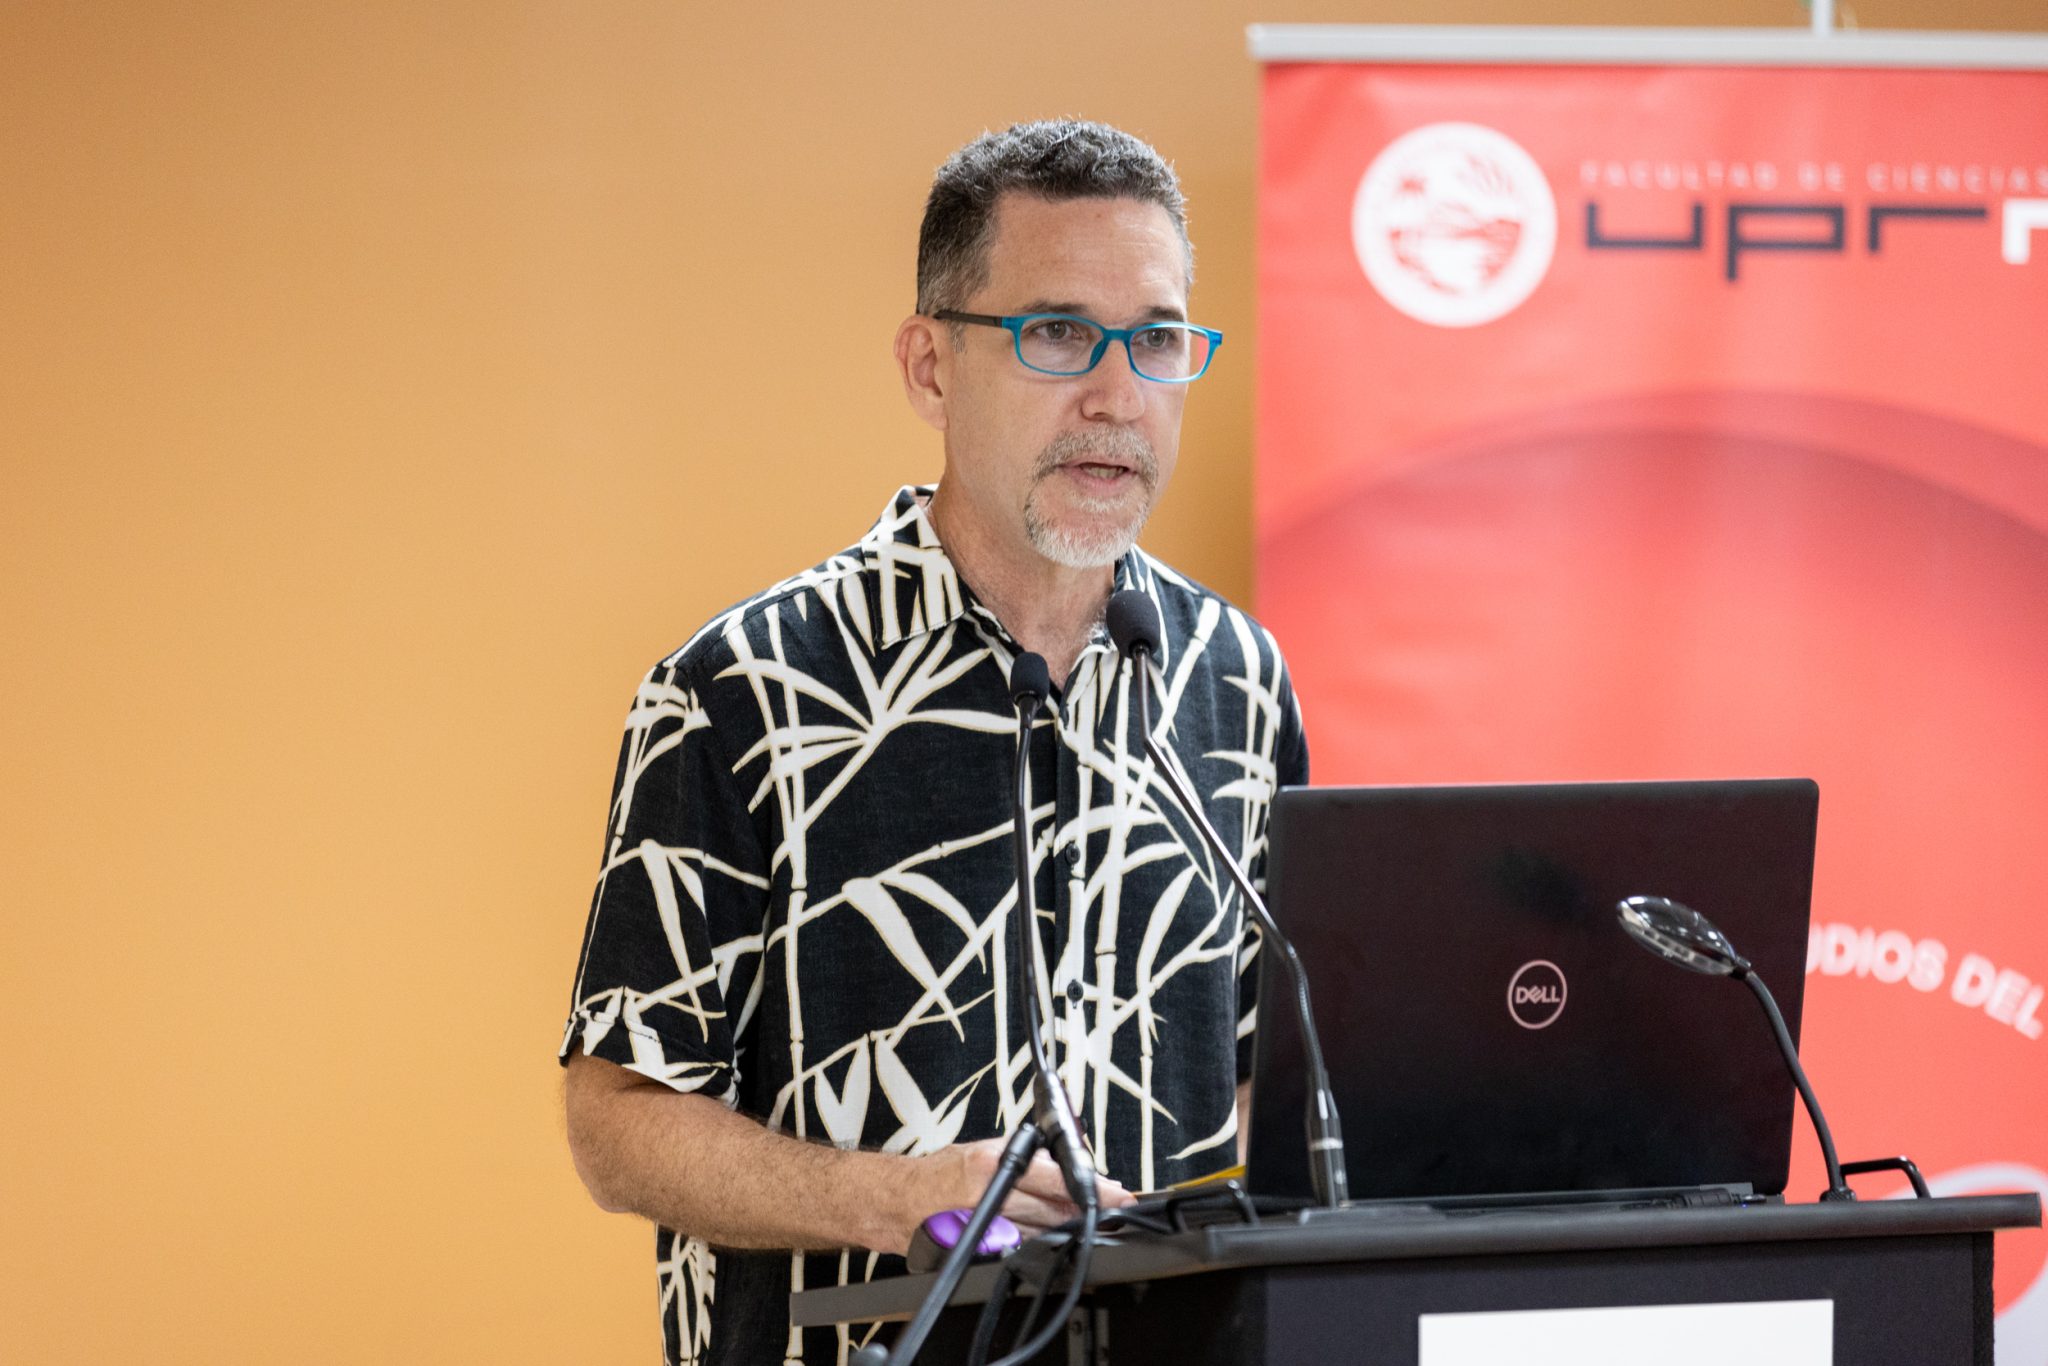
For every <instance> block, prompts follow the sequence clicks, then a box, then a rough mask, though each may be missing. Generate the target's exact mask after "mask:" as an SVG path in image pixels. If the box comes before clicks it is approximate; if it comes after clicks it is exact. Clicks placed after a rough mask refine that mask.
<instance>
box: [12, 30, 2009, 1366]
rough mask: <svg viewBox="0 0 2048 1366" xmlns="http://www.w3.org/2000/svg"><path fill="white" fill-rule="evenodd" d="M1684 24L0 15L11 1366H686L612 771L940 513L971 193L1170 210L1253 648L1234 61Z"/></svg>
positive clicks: (1215, 514) (1250, 140)
mask: <svg viewBox="0 0 2048 1366" xmlns="http://www.w3.org/2000/svg"><path fill="white" fill-rule="evenodd" d="M1855 9H1856V10H1857V11H1858V13H1859V15H1860V17H1861V19H1862V22H1863V23H1864V24H1865V25H1866V26H1870V27H1875V26H1879V25H1884V26H1890V27H1916V26H1917V27H1936V26H1939V27H1958V26H1974V27H1986V28H2020V27H2034V28H2040V27H2043V26H2044V24H2048V20H2044V16H2043V14H2042V11H2041V7H2040V4H2039V0H1968V3H1959V4H1954V5H1948V4H1941V3H1938V2H1937V0H1911V3H1908V0H1899V3H1896V4H1884V5H1881V4H1878V3H1876V2H1875V0H1872V3H1867V4H1862V5H1857V6H1855ZM1645 12H1646V11H1645V9H1644V7H1643V6H1641V5H1640V4H1629V3H1621V2H1620V0H1576V2H1574V0H1495V2H1494V3H1484V2H1482V0H1466V2H1465V3H1439V4H1432V3H1428V2H1427V0H1398V2H1387V3H1374V2H1373V0H1363V2H1358V0H1354V3H1349V4H1340V3H1333V2H1330V0H1315V2H1313V3H1312V2H1311V0H1293V2H1292V3H1289V4H1288V5H1286V6H1284V7H1281V9H1280V11H1279V12H1275V11H1274V10H1273V9H1271V8H1268V7H1266V6H1263V5H1253V4H1251V3H1248V2H1247V3H1221V2H1220V0H1181V2H1180V3H1176V4H1165V3H1153V2H1150V0H1148V3H1144V4H1130V5H1121V6H1117V5H1101V6H1096V7H1092V8H1090V9H1087V10H1085V11H1076V10H1074V9H1072V8H1071V7H1067V8H1061V7H1057V6H1056V7H1053V8H1052V9H1051V10H1047V9H1046V8H1045V7H1042V6H1040V7H1033V6H997V5H991V4H959V5H953V6H946V7H935V6H931V5H911V4H905V3H892V4H889V5H886V6H884V5H865V6H852V5H832V6H825V5H817V6H812V7H790V6H757V7H747V8H746V10H745V11H744V12H743V11H742V7H740V6H736V5H735V6H722V7H719V8H717V9H715V10H714V9H713V8H711V7H710V6H707V5H701V4H686V3H670V4H666V5H663V4H658V3H652V2H651V0H634V2H633V3H623V2H622V0H585V2H584V3H566V2H565V3H560V4H550V5H540V4H508V3H495V4H483V3H476V2H475V0H464V2H462V3H456V2H454V0H448V2H444V3H426V4H395V3H394V4H387V5H383V6H373V5H367V4H325V5H301V4H276V3H211V4H209V3H180V4H172V3H166V2H165V0H130V2H129V3H118V2H110V3H100V4H78V3H74V2H73V0H47V2H45V0H11V3H8V4H6V5H5V6H0V631H4V637H0V638H4V642H5V644H4V649H0V895H4V901H0V912H4V920H0V1002H4V1004H0V1009H4V1011H5V1012H6V1019H5V1025H6V1034H5V1037H6V1038H7V1039H8V1040H9V1042H10V1044H11V1045H12V1046H11V1048H10V1050H9V1058H8V1062H7V1064H6V1067H5V1070H4V1076H0V1096H4V1097H5V1100H4V1101H0V1104H4V1106H5V1114H4V1116H0V1183H4V1199H0V1209H4V1211H5V1212H4V1214H0V1285H4V1286H5V1287H6V1290H5V1291H4V1296H5V1300H6V1308H5V1309H4V1310H0V1359H5V1360H7V1361H10V1362H14V1361H20V1362H102V1361H105V1362H112V1361H117V1360H118V1361H122V1362H188V1361H190V1362H202V1361H203V1362H223V1361H235V1362H240V1361H249V1362H268V1361H282V1360H291V1361H294V1362H299V1363H320V1362H394V1361H403V1362H413V1361H419V1362H427V1361H435V1362H438V1361H479V1360H486V1359H488V1360H491V1361H494V1362H499V1363H519V1362H555V1361H563V1360H569V1359H583V1360H619V1359H631V1360H646V1359H649V1357H650V1356H651V1355H652V1353H653V1352H654V1350H655V1347H654V1344H655V1341H656V1337H655V1331H656V1325H655V1318H654V1312H653V1308H654V1298H653V1297H654V1278H653V1274H652V1268H651V1265H650V1263H651V1258H650V1256H649V1253H650V1243H651V1235H650V1234H649V1233H648V1231H647V1230H646V1229H645V1228H644V1227H640V1226H636V1225H635V1224H634V1223H633V1222H632V1221H630V1220H626V1219H621V1218H616V1217H612V1216H606V1215H603V1214H600V1213H599V1212H598V1211H597V1210H596V1209H595V1208H593V1207H592V1206H590V1205H589V1203H588V1202H587V1201H586V1199H585V1198H584V1196H583V1193H582V1191H581V1188H580V1187H579V1186H578V1185H577V1183H576V1180H575V1177H574V1175H573V1173H572V1172H571V1170H570V1166H569V1162H568V1158H567V1155H566V1152H565V1150H564V1147H563V1143H562V1139H561V1122H560V1119H559V1115H558V1111H559V1099H558V1081H557V1076H556V1069H555V1066H554V1064H553V1061H552V1054H553V1051H554V1049H555V1046H556V1044H557V1041H558V1038H559V1031H560V1027H561V1023H560V1022H561V1018H562V1015H563V1013H564V1010H565V1007H566V1000H567V990H568V981H569V973H570V969H571V967H572V959H573V955H574V951H575V947H576V943H577V938H578V935H579V932H580V929H581V925H582V917H583V911H584V905H585V900H586V897H587V895H588V887H589V882H590V877H591V874H592V871H593V869H594V867H595V862H596V858H597V855H598V849H599V834H600V829H601V822H602V818H603V809H604V802H605V794H606V791H607V784H608V781H609V779H610V776H611V763H612V756H613V747H614V745H615V743H616V737H617V728H618V725H619V722H620V720H621V718H622V717H623V715H624V710H625V706H626V702H627V698H628V695H629V691H630V688H631V686H632V684H633V683H634V681H635V680H636V679H637V677H638V676H639V673H640V671H641V670H642V669H643V668H644V667H645V666H646V665H647V664H649V663H650V662H652V660H653V659H655V658H656V657H658V656H659V655H660V654H661V653H662V652H664V651H665V650H667V649H668V648H669V647H670V646H672V645H674V644H675V643H677V642H679V641H680V640H681V639H682V638H683V637H684V635H685V634H687V632H688V631H689V630H690V629H691V628H692V627H694V626H695V625H696V624H697V623H698V622H699V621H700V620H701V619H703V618H704V617H705V616H706V615H708V614H709V613H710V612H712V611H714V610H715V609H717V608H719V607H721V606H723V605H725V604H726V603H728V602H730V601H732V600H733V599H735V598H737V597H740V596H742V595H743V594H744V593H746V592H747V591H749V590H750V589H753V588H755V587H758V586H760V585H762V584H765V583H766V582H768V581H770V580H772V579H774V578H776V577H779V576H780V575H782V574H783V573H785V572H787V571H789V570H792V569H794V568H797V567H800V566H802V565H806V564H809V563H811V562H812V561H814V560H816V559H818V558H820V557H821V556H822V555H824V554H825V553H827V552H829V551H831V550H833V549H835V548H837V547H839V546H840V545H842V544H843V543H845V542H847V541H848V540H850V539H851V538H852V537H853V536H854V535H855V534H857V533H858V532H859V531H860V530H861V529H862V528H864V527H865V526H866V524H867V523H868V521H869V520H870V519H871V518H872V516H873V515H874V514H875V513H876V512H877V511H878V510H879V509H880V507H881V506H882V503H883V500H884V499H885V498H886V496H887V494H888V493H889V492H890V491H891V490H892V489H893V488H894V487H895V486H896V485H897V484H899V483H901V482H904V481H906V480H910V479H917V478H926V477H930V476H932V475H934V474H935V473H936V472H937V470H938V467H939V461H938V450H937V446H936V442H935V439H934V438H933V437H932V435H931V434H930V433H929V432H928V431H926V430H925V429H924V428H922V427H921V426H919V425H918V424H917V423H916V422H915V421H914V420H913V419H912V418H911V417H910V415H909V413H908V411H907V410H906V409H905V407H904V405H903V402H902V400H901V399H900V397H899V396H898V390H897V387H896V381H895V379H894V377H893V373H892V369H891V363H890V360H889V339H890V336H891V333H892V331H893V329H894V327H895V324H896V323H897V321H898V320H899V318H900V317H901V315H902V314H903V313H904V312H905V311H906V310H907V308H908V306H909V302H910V297H911V286H912V281H911V268H912V258H913V250H914V242H915V233H916V225H917V217H918V213H919V209H920V206H921V202H922V196H923V193H924V188H925V185H926V182H927V179H928V176H929V174H930V171H931V168H932V167H933V166H934V165H935V164H936V163H937V162H938V161H939V160H941V159H942V158H943V157H944V156H945V155H946V153H947V152H948V151H950V150H951V149H952V148H953V147H954V146H955V145H956V144H958V143H959V142H961V141H963V140H964V139H965V138H967V137H968V136H970V135H972V134H973V133H975V132H977V131H979V130H980V129H981V128H982V127H983V126H985V125H1000V124H1003V123H1007V122H1010V121H1012V120H1014V119H1018V118H1023V117H1032V116H1039V115H1045V114H1052V113H1061V112H1083V113H1087V114H1091V115H1094V116H1097V117H1101V118H1106V119H1109V120H1111V121H1114V122H1118V123H1122V124H1124V125H1125V126H1127V127H1130V128H1131V129H1133V130H1134V131H1137V132H1139V133H1142V134H1145V135H1147V136H1150V137H1152V138H1153V139H1155V140H1156V141H1157V142H1158V143H1159V145H1160V146H1161V147H1162V148H1164V149H1165V150H1166V151H1167V153H1168V155H1170V156H1172V157H1174V158H1176V159H1177V160H1178V162H1179V164H1180V166H1181V169H1182V172H1183V174H1184V176H1185V179H1186V182H1187V188H1188V190H1189V194H1190V197H1191V200H1192V206H1193V227H1194V231H1195V235H1196V237H1197V240H1198V243H1199V245H1200V250H1201V282H1200V284H1199V286H1198V288H1197V292H1196V300H1197V305H1198V315H1199V317H1200V319H1201V320H1202V321H1204V322H1208V323H1211V324H1213V325H1216V326H1220V327H1222V328H1223V329H1225V330H1226V331H1227V332H1229V333H1230V334H1231V345H1230V347H1229V348H1228V349H1227V350H1226V351H1225V352H1224V353H1223V356H1222V359H1221V361H1220V363H1219V366H1218V369H1217V371H1216V372H1215V374H1214V376H1213V377H1212V378H1211V379H1209V380H1206V381H1204V384H1203V386H1202V388H1201V391H1200V393H1199V394H1198V395H1196V396H1195V397H1194V398H1193V400H1192V401H1191V403H1190V408H1189V419H1188V428H1189V431H1188V436H1187V441H1186V450H1185V453H1184V454H1185V458H1184V459H1183V461H1182V464H1181V473H1180V475H1179V479H1178V482H1177V483H1176V486H1175V489H1174V491H1173V493H1172V495H1171V496H1170V497H1169V500H1168V503H1167V508H1166V510H1165V511H1164V512H1163V513H1162V515H1161V516H1160V518H1159V519H1158V520H1157V521H1156V523H1155V529H1154V531H1153V533H1152V534H1151V536H1150V537H1149V541H1150V543H1151V544H1152V545H1153V547H1154V548H1155V549H1157V550H1159V551H1161V552H1162V553H1164V554H1165V555H1167V556H1168V557H1169V558H1171V559H1173V560H1176V561H1178V562H1179V563H1180V564H1181V565H1182V566H1183V567H1185V568H1186V569H1187V570H1188V571H1190V572H1191V573H1194V574H1195V575H1197V576H1198V577H1201V578H1203V579H1206V580H1208V581H1209V582H1211V583H1213V584H1215V585H1216V586H1218V587H1220V588H1222V589H1223V590H1225V591H1226V592H1229V593H1231V594H1233V595H1236V596H1239V597H1244V596H1247V595H1248V594H1249V590H1250V587H1251V583H1250V578H1251V571H1250V564H1249V546H1250V522H1249V516H1248V508H1247V500H1248V497H1249V491H1250V477H1249V438H1250V430H1251V428H1250V401H1251V389H1250V377H1251V365H1250V361H1251V356H1252V337H1251V332H1250V320H1251V315H1252V299H1251V285H1250V280H1251V270H1250V266H1251V224H1252V205H1251V202H1250V196H1251V187H1252V181H1253V158H1254V150H1255V149H1254V129H1255V94H1256V69H1255V67H1254V66H1253V64H1252V63H1251V62H1250V60H1249V59H1248V58H1247V57H1246V56H1245V55H1244V39H1243V28H1244V25H1245V24H1246V23H1248V22H1251V21H1254V20H1257V19H1287V20H1295V21H1300V20H1338V19H1343V20H1352V21H1361V20H1377V21H1389V22H1395V21H1398V22H1424V21H1427V22H1452V21H1466V22H1490V23H1500V22H1535V21H1554V22H1576V23H1630V22H1640V21H1641V20H1642V18H1643V17H1644V15H1645ZM1654 13H1655V17H1656V18H1658V19H1659V20H1661V21H1664V22H1671V23H1734V24H1753V25H1763V24H1792V25H1797V24H1800V23H1803V22H1804V19H1803V10H1802V9H1801V8H1800V7H1798V6H1797V5H1795V4H1791V3H1777V2H1775V0H1773V2H1771V3H1766V2H1765V0H1685V3H1671V4H1667V5H1664V6H1662V7H1660V8H1657V9H1656V10H1655V12H1654ZM1069 16H1078V17H1069Z"/></svg>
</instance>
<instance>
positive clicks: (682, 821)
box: [560, 663, 770, 1103]
mask: <svg viewBox="0 0 2048 1366" xmlns="http://www.w3.org/2000/svg"><path fill="white" fill-rule="evenodd" d="M725 753H726V746H725V745H724V744H723V743H721V737H720V735H719V734H718V733H717V729H716V727H715V726H714V725H713V721H712V717H711V715H710V714H709V713H708V712H707V710H706V709H705V707H704V706H703V705H702V702H701V701H700V694H699V692H698V691H697V690H696V689H695V688H693V687H691V686H689V683H688V680H687V676H686V674H685V673H684V671H683V670H682V669H681V668H680V667H679V666H677V665H676V664H674V663H669V664H665V665H662V666H658V667H657V668H656V669H655V670H654V671H653V672H652V673H650V674H649V675H648V676H647V678H646V679H645V680H644V681H643V682H642V683H641V685H640V689H639V691H638V693H637V694H636V695H635V697H634V699H633V707H632V710H631V712H630V713H629V714H628V716H627V718H626V734H625V739H624V741H623V742H622V743H621V745H620V748H619V767H618V774H617V776H616V777H615V778H614V779H613V783H612V803H611V819H610V821H609V823H608V825H607V828H606V832H605V852H604V860H603V866H602V867H601V869H600V870H599V873H598V880H597V890H596V893H595V895H594V896H593V897H592V898H591V906H590V919H589V922H588V924H587V925H586V926H585V928H584V933H583V950H582V956H581V960H580V962H579V963H578V966H577V971H576V984H575V988H574V991H573V993H572V999H571V1002H570V1014H569V1021H568V1027H567V1029H566V1030H565V1031H564V1033H563V1038H562V1047H561V1053H560V1057H561V1059H562V1061H564V1062H566V1061H567V1060H568V1059H569V1057H570V1056H571V1055H572V1053H574V1052H578V1051H580V1052H582V1053H585V1054H589V1055H591V1056H593V1057H600V1058H604V1059H606V1060H607V1061H610V1062H614V1063H617V1064H619V1065H620V1066H621V1067H625V1068H627V1069H629V1070H631V1071H634V1072H638V1073H640V1074H641V1075H643V1076H646V1077H650V1078H652V1079H654V1080H656V1081H659V1082H662V1083H664V1084H666V1085H668V1086H672V1087H674V1088H675V1089H676V1090H678V1091H700V1090H701V1091H703V1092H705V1093H706V1094H709V1095H713V1096H717V1097H718V1098H720V1099H722V1100H725V1101H726V1102H727V1103H732V1101H733V1099H734V1097H735V1094H736V1091H735V1087H736V1083H737V1078H738V1071H737V1069H738V1066H739V1058H740V1047H739V1037H738V1036H739V1034H740V1032H741V1031H740V1025H739V1023H738V1022H737V1021H735V1019H734V1017H733V1007H732V1003H733V1002H738V1001H745V1000H746V999H748V997H749V995H750V988H751V986H752V982H753V978H754V976H755V974H756V972H757V971H758V968H759V963H760V957H761V944H762V925H763V921H764V918H765V915H766V907H767V904H768V892H769V886H770V879H769V871H768V866H767V861H766V859H765V858H764V857H763V854H762V840H761V838H760V835H759V832H758V831H757V830H756V829H755V826H754V824H753V821H752V818H751V817H750V815H749V812H748V808H747V803H746V800H745V798H744V797H743V796H742V795H741V794H740V792H739V791H738V790H737V784H736V780H735V778H734V775H733V770H732V767H731V764H730V762H729V761H728V760H727V759H726V757H725Z"/></svg>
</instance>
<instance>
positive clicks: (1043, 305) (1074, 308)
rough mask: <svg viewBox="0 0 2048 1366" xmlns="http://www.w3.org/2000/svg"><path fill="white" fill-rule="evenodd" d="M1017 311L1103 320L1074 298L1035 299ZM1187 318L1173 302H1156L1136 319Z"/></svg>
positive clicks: (1175, 320)
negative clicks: (1071, 315)
mask: <svg viewBox="0 0 2048 1366" xmlns="http://www.w3.org/2000/svg"><path fill="white" fill-rule="evenodd" d="M1017 312H1018V313H1019V314H1020V315H1021V314H1025V313H1071V314H1073V315H1074V316H1075V317H1077V318H1090V319H1094V320H1095V321H1097V322H1100V321H1102V320H1101V319H1099V318H1095V315H1094V314H1093V313H1091V312H1089V311H1088V305H1086V304H1082V303H1076V302H1074V301H1073V300H1072V299H1033V300H1032V301H1031V302H1030V303H1028V304H1026V305H1024V307H1022V308H1020V309H1018V310H1017ZM1187 320H1188V315H1187V310H1185V309H1183V308H1179V307H1176V306H1175V305H1173V304H1154V305H1152V307H1150V308H1148V309H1146V310H1145V311H1144V312H1142V313H1140V314H1139V315H1138V316H1137V318H1136V319H1135V321H1136V322H1138V323H1184V322H1186V321H1187Z"/></svg>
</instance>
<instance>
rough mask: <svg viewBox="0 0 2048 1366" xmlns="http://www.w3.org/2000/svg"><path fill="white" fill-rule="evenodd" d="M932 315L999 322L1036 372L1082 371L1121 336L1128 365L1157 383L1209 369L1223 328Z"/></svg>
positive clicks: (1185, 379) (1064, 317)
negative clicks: (1125, 325) (1136, 325)
mask: <svg viewBox="0 0 2048 1366" xmlns="http://www.w3.org/2000/svg"><path fill="white" fill-rule="evenodd" d="M932 316H933V317H934V318H937V319H939V320H940V321H941V322H949V323H977V324H979V325H981V326H983V327H1000V328H1003V329H1004V330H1006V331H1007V332H1009V334H1010V337H1011V339H1012V340H1013V341H1014V342H1015V343H1016V345H1017V359H1018V361H1019V362H1020V363H1022V365H1023V366H1024V368H1025V369H1027V370H1036V371H1037V372H1038V373H1039V374H1041V375H1061V376H1072V375H1085V374H1087V373H1088V372H1089V371H1090V370H1093V369H1094V368H1095V367H1096V366H1097V365H1099V364H1100V363H1101V361H1102V358H1103V356H1104V355H1106V354H1107V353H1108V351H1109V344H1110V343H1111V342H1122V343H1123V346H1124V354H1125V355H1126V356H1128V357H1129V358H1130V362H1131V370H1132V372H1133V373H1134V374H1137V375H1139V376H1140V377H1142V378H1144V379H1149V380H1151V381H1153V382H1154V383H1156V384H1191V383H1193V382H1194V381H1196V380H1198V379H1200V378H1201V377H1202V376H1203V374H1204V373H1205V372H1207V370H1208V369H1209V362H1210V361H1211V360H1214V359H1215V357H1216V348H1217V347H1219V346H1221V345H1223V334H1222V333H1221V332H1218V331H1216V330H1215V329H1214V328H1209V327H1196V326H1195V325H1194V324H1192V323H1145V324H1143V325H1141V326H1138V327H1104V326H1103V325H1102V324H1101V323H1098V322H1094V321H1091V320H1090V319H1087V318H1079V317H1076V316H1074V315H1073V314H1071V313H1013V314H1010V315H1008V316H1006V317H998V316H997V315H995V314H993V313H962V312H960V311H959V310H958V309H954V308H942V309H939V310H938V311H937V312H936V313H933V314H932Z"/></svg>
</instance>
